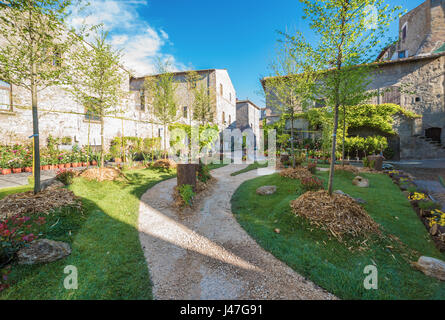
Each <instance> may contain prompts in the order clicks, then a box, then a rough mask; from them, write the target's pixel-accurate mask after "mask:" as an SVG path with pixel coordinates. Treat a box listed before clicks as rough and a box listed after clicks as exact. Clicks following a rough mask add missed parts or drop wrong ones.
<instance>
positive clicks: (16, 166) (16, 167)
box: [8, 157, 22, 173]
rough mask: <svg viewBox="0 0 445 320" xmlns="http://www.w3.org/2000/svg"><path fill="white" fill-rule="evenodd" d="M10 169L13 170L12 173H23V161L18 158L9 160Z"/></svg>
mask: <svg viewBox="0 0 445 320" xmlns="http://www.w3.org/2000/svg"><path fill="white" fill-rule="evenodd" d="M8 164H9V167H10V168H12V173H20V172H22V160H21V159H20V158H18V157H16V158H13V159H11V160H9V162H8Z"/></svg>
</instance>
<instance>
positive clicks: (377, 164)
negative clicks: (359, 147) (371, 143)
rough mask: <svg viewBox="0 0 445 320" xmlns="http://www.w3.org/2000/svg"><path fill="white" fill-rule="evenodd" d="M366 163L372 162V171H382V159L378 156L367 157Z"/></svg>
mask: <svg viewBox="0 0 445 320" xmlns="http://www.w3.org/2000/svg"><path fill="white" fill-rule="evenodd" d="M368 161H369V163H371V161H374V169H375V170H377V171H382V170H383V157H382V156H380V155H378V156H368Z"/></svg>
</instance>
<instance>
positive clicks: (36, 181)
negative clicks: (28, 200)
mask: <svg viewBox="0 0 445 320" xmlns="http://www.w3.org/2000/svg"><path fill="white" fill-rule="evenodd" d="M32 70H33V73H35V65H33V66H32ZM31 82H32V84H31V97H32V98H31V99H32V128H33V138H34V157H35V158H34V170H35V172H34V194H37V193H39V192H40V144H39V116H38V112H37V86H36V84H35V82H34V77H32V79H31Z"/></svg>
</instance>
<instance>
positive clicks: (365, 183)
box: [352, 176, 369, 188]
mask: <svg viewBox="0 0 445 320" xmlns="http://www.w3.org/2000/svg"><path fill="white" fill-rule="evenodd" d="M352 184H353V185H355V186H357V187H360V188H368V187H369V180H368V179H365V178H363V177H360V176H357V177H355V178H354V180H352Z"/></svg>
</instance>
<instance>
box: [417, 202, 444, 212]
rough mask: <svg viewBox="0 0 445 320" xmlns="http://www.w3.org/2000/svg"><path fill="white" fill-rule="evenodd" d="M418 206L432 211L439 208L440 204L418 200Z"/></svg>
mask: <svg viewBox="0 0 445 320" xmlns="http://www.w3.org/2000/svg"><path fill="white" fill-rule="evenodd" d="M418 205H419V208H420V209H423V210H427V211H433V210H438V209H441V208H442V206H441V205H440V204H438V203H436V202H434V201H420V202H419V203H418Z"/></svg>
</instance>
